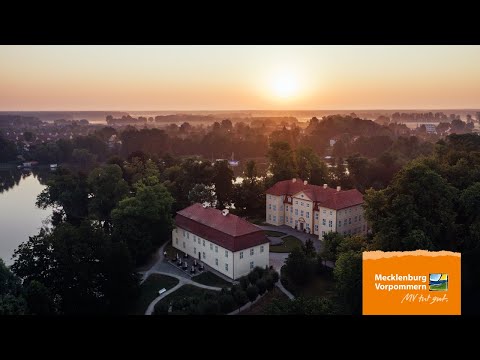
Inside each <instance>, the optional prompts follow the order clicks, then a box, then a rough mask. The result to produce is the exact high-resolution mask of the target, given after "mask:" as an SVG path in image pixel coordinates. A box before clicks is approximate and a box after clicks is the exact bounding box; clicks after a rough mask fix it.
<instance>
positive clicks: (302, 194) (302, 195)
mask: <svg viewBox="0 0 480 360" xmlns="http://www.w3.org/2000/svg"><path fill="white" fill-rule="evenodd" d="M300 196H301V197H302V198H303V194H302V195H300ZM302 205H303V203H302Z"/></svg>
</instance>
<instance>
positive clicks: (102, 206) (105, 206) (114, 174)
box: [87, 165, 129, 230]
mask: <svg viewBox="0 0 480 360" xmlns="http://www.w3.org/2000/svg"><path fill="white" fill-rule="evenodd" d="M122 175H123V174H122V169H121V168H120V167H119V166H118V165H103V166H102V167H98V168H95V169H93V171H92V172H91V173H90V175H89V176H88V180H87V182H88V186H89V187H90V191H91V196H90V203H89V214H90V215H91V216H93V217H94V218H95V219H97V220H99V221H102V222H103V223H104V226H105V229H107V230H108V229H109V228H110V223H111V217H110V213H111V212H112V210H113V209H114V208H115V207H116V206H117V204H118V202H119V201H120V200H122V199H123V198H125V197H126V196H127V195H128V191H129V189H128V184H127V182H126V181H125V180H123V177H122Z"/></svg>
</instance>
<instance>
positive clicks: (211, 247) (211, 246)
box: [210, 243, 213, 251]
mask: <svg viewBox="0 0 480 360" xmlns="http://www.w3.org/2000/svg"><path fill="white" fill-rule="evenodd" d="M210 250H212V251H213V244H212V243H210Z"/></svg>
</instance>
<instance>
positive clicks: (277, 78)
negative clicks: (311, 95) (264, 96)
mask: <svg viewBox="0 0 480 360" xmlns="http://www.w3.org/2000/svg"><path fill="white" fill-rule="evenodd" d="M298 87H299V86H298V78H297V77H296V76H295V75H294V74H293V73H291V72H286V71H283V72H280V73H277V74H275V75H274V76H273V79H272V90H273V92H274V94H275V95H276V96H277V97H279V98H282V99H288V98H292V97H294V96H295V95H297V93H298Z"/></svg>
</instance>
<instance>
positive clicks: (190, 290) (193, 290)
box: [155, 285, 218, 308]
mask: <svg viewBox="0 0 480 360" xmlns="http://www.w3.org/2000/svg"><path fill="white" fill-rule="evenodd" d="M205 293H211V294H217V293H218V292H217V291H215V290H207V289H202V288H199V287H197V286H194V285H183V286H181V287H180V288H179V289H177V290H176V291H174V292H172V293H171V294H169V295H167V296H166V297H164V298H163V299H162V300H160V301H159V302H158V303H157V304H156V305H155V308H157V307H159V306H162V305H163V304H167V305H169V304H170V303H171V302H172V301H176V300H180V299H182V298H188V297H201V296H202V295H203V294H205Z"/></svg>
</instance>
